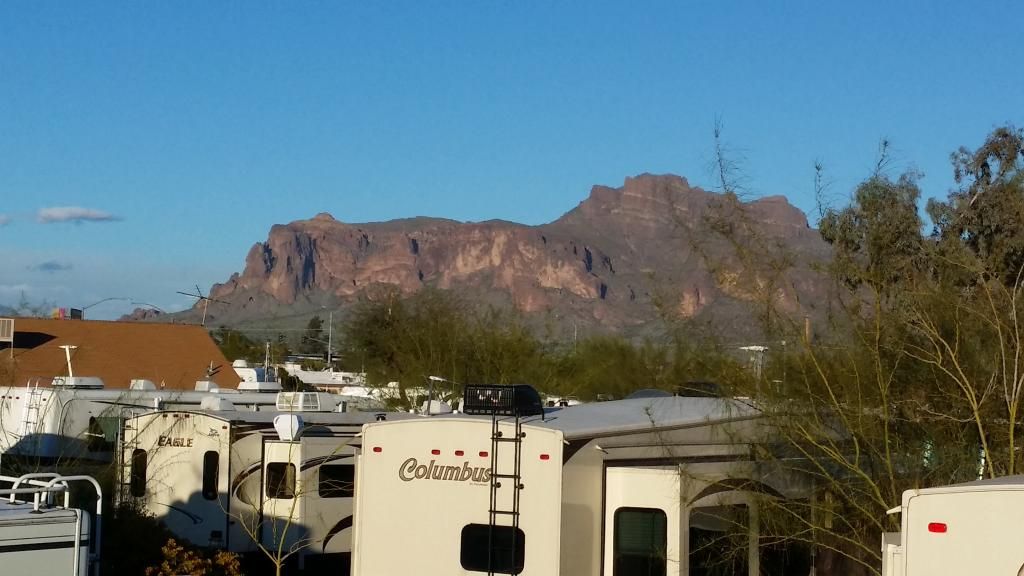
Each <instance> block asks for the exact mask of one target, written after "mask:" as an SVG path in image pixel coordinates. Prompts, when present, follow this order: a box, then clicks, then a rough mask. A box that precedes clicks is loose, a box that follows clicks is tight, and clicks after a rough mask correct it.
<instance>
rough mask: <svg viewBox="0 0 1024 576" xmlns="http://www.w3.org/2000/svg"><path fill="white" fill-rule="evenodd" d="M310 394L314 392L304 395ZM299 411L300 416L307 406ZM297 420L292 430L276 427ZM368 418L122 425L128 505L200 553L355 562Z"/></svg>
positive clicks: (226, 417)
mask: <svg viewBox="0 0 1024 576" xmlns="http://www.w3.org/2000/svg"><path fill="white" fill-rule="evenodd" d="M306 394H311V393H306ZM294 407H295V408H298V409H301V408H303V406H302V404H301V403H298V404H296V405H294ZM288 416H295V417H297V418H298V420H297V422H296V423H294V424H293V428H294V429H293V428H281V427H280V425H278V426H275V420H276V421H277V423H278V424H281V422H284V421H286V420H287V417H288ZM379 417H402V415H386V416H385V415H377V414H374V413H367V412H352V413H337V412H334V413H331V412H326V413H325V412H309V411H301V410H300V411H294V412H292V411H279V412H240V411H230V410H228V411H217V410H205V411H204V410H191V411H188V410H186V411H162V412H158V413H148V414H141V415H138V416H136V417H134V418H132V419H130V420H129V421H128V422H126V424H125V432H124V441H123V443H122V451H123V455H122V461H123V472H122V489H121V492H120V498H121V500H122V501H132V502H134V503H136V504H137V505H139V506H141V507H142V509H144V510H145V511H147V512H149V513H151V514H153V515H155V516H156V517H158V518H159V519H160V520H161V521H162V522H163V523H164V524H165V525H166V526H167V527H168V528H169V529H170V530H171V531H172V532H173V533H175V534H176V535H177V536H178V537H180V538H182V539H185V540H188V541H189V542H191V543H193V544H196V545H200V546H211V547H218V548H224V549H227V550H230V551H233V552H239V553H252V552H258V551H259V548H260V547H262V548H263V549H264V550H265V551H269V552H270V553H271V554H277V553H278V551H279V550H280V551H281V554H282V555H283V554H286V553H289V552H292V551H295V554H294V556H295V560H297V561H298V563H299V565H300V567H306V565H307V564H317V565H319V564H322V563H325V562H333V563H335V564H338V565H344V566H345V570H346V571H347V566H348V564H349V556H350V554H351V526H352V514H353V512H352V507H353V500H352V496H353V487H354V486H353V484H354V478H355V471H354V464H355V462H354V456H355V449H354V447H352V446H351V443H352V440H353V439H354V438H355V437H356V436H357V435H358V434H359V433H360V431H361V427H362V425H363V424H365V423H366V422H369V421H372V420H374V419H376V418H379Z"/></svg>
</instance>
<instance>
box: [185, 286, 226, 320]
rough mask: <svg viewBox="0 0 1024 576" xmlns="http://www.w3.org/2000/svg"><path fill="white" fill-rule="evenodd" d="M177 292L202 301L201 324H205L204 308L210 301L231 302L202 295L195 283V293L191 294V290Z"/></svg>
mask: <svg viewBox="0 0 1024 576" xmlns="http://www.w3.org/2000/svg"><path fill="white" fill-rule="evenodd" d="M177 292H178V294H181V295H182V296H191V297H192V298H195V299H196V302H199V301H202V303H203V326H206V310H207V309H208V308H209V307H210V302H218V303H220V304H231V302H227V301H224V300H217V299H216V298H210V297H209V296H204V295H203V291H202V290H200V289H199V284H196V293H195V294H192V293H191V292H182V291H180V290H178V291H177Z"/></svg>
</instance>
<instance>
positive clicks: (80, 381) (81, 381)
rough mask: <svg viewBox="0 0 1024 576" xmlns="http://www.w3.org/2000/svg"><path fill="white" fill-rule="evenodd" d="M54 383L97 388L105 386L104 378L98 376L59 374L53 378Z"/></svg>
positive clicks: (73, 386)
mask: <svg viewBox="0 0 1024 576" xmlns="http://www.w3.org/2000/svg"><path fill="white" fill-rule="evenodd" d="M53 385H54V386H60V387H62V388H76V389H87V390H89V389H91V390H96V389H99V388H103V379H102V378H97V377H96V376H57V377H56V378H54V379H53Z"/></svg>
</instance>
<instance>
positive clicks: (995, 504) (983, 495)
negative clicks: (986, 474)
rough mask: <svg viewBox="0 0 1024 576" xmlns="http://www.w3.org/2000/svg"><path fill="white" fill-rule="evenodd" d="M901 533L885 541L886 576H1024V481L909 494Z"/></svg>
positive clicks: (886, 536)
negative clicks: (942, 575) (952, 575)
mask: <svg viewBox="0 0 1024 576" xmlns="http://www.w3.org/2000/svg"><path fill="white" fill-rule="evenodd" d="M889 513H890V514H896V513H899V514H901V515H902V517H901V519H900V532H899V533H887V534H884V535H883V536H882V575H883V576H935V575H937V574H984V575H986V576H987V575H992V576H1002V575H1006V576H1021V575H1024V546H1022V545H1021V544H1022V543H1024V539H1022V537H1021V533H1020V532H1018V530H1019V529H1020V527H1021V526H1024V476H1007V477H1003V478H995V479H991V480H979V481H976V482H968V483H965V484H955V485H953V486H942V487H938V488H925V489H919V490H907V491H906V492H904V493H903V502H902V504H901V505H900V506H899V507H898V508H893V509H892V510H890V511H889Z"/></svg>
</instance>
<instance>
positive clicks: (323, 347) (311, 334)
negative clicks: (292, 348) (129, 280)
mask: <svg viewBox="0 0 1024 576" xmlns="http://www.w3.org/2000/svg"><path fill="white" fill-rule="evenodd" d="M323 327H324V321H323V320H322V319H321V318H320V317H319V316H313V317H312V318H310V319H309V322H307V323H306V329H305V331H303V333H302V341H301V343H300V344H299V351H301V352H302V353H303V354H325V353H326V352H327V344H326V342H324V340H323Z"/></svg>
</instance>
